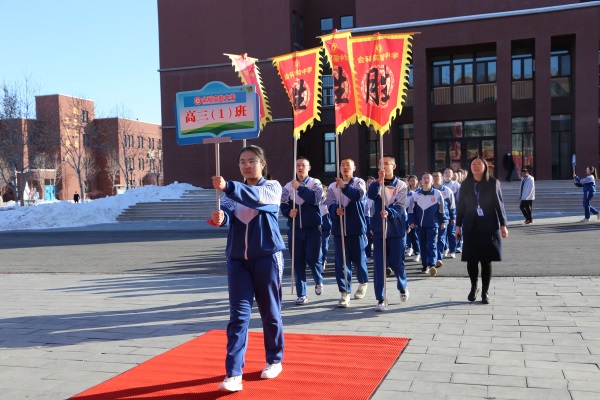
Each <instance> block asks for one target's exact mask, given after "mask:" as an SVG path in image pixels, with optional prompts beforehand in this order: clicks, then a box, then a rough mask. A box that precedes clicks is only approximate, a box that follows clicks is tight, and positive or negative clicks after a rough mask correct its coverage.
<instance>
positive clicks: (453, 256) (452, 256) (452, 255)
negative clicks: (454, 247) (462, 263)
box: [448, 253, 456, 258]
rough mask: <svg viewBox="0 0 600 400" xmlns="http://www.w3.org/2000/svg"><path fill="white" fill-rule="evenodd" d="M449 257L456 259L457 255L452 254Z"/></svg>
mask: <svg viewBox="0 0 600 400" xmlns="http://www.w3.org/2000/svg"><path fill="white" fill-rule="evenodd" d="M448 257H450V258H456V254H455V253H450V254H448Z"/></svg>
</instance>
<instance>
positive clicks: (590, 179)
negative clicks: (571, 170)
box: [573, 165, 600, 222]
mask: <svg viewBox="0 0 600 400" xmlns="http://www.w3.org/2000/svg"><path fill="white" fill-rule="evenodd" d="M585 173H586V175H587V176H586V177H585V178H583V179H580V178H579V177H578V176H577V175H575V174H573V179H574V180H575V182H574V183H575V186H577V187H582V188H583V211H584V213H585V217H584V218H583V219H582V220H581V221H579V222H588V221H589V220H590V213H591V214H594V215H595V216H596V217H597V218H598V219H599V220H600V213H599V212H598V210H596V209H595V208H594V207H592V205H591V202H592V198H593V197H594V193H596V179H598V174H597V172H596V168H594V167H593V166H592V165H590V166H589V167H587V168H586V169H585Z"/></svg>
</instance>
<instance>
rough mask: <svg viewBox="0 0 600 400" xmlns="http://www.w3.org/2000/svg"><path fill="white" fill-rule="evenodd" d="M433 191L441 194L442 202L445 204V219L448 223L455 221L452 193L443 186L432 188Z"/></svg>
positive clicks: (454, 203) (454, 205)
mask: <svg viewBox="0 0 600 400" xmlns="http://www.w3.org/2000/svg"><path fill="white" fill-rule="evenodd" d="M434 189H435V190H439V191H440V192H441V193H442V197H443V198H444V202H446V207H445V213H446V219H448V220H450V221H452V220H456V202H455V201H454V193H452V190H450V189H449V188H447V187H446V186H444V185H442V186H440V187H439V188H436V187H434Z"/></svg>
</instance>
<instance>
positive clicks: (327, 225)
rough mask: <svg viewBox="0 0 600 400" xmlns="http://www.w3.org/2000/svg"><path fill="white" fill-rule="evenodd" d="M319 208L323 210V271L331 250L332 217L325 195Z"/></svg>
mask: <svg viewBox="0 0 600 400" xmlns="http://www.w3.org/2000/svg"><path fill="white" fill-rule="evenodd" d="M319 209H320V210H321V260H320V263H321V271H322V270H323V265H324V264H325V263H326V262H327V253H328V252H329V236H331V217H330V216H329V210H327V205H326V204H325V196H323V198H322V199H321V202H320V203H319Z"/></svg>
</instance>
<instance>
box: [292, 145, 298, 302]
mask: <svg viewBox="0 0 600 400" xmlns="http://www.w3.org/2000/svg"><path fill="white" fill-rule="evenodd" d="M297 155H298V139H296V137H294V175H293V178H292V181H293V180H295V179H296V159H297V158H298V157H297ZM292 189H294V186H292ZM292 204H293V205H292V210H295V209H296V189H294V199H293V200H292ZM295 252H296V217H294V218H292V294H294V258H295V257H294V255H295Z"/></svg>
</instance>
